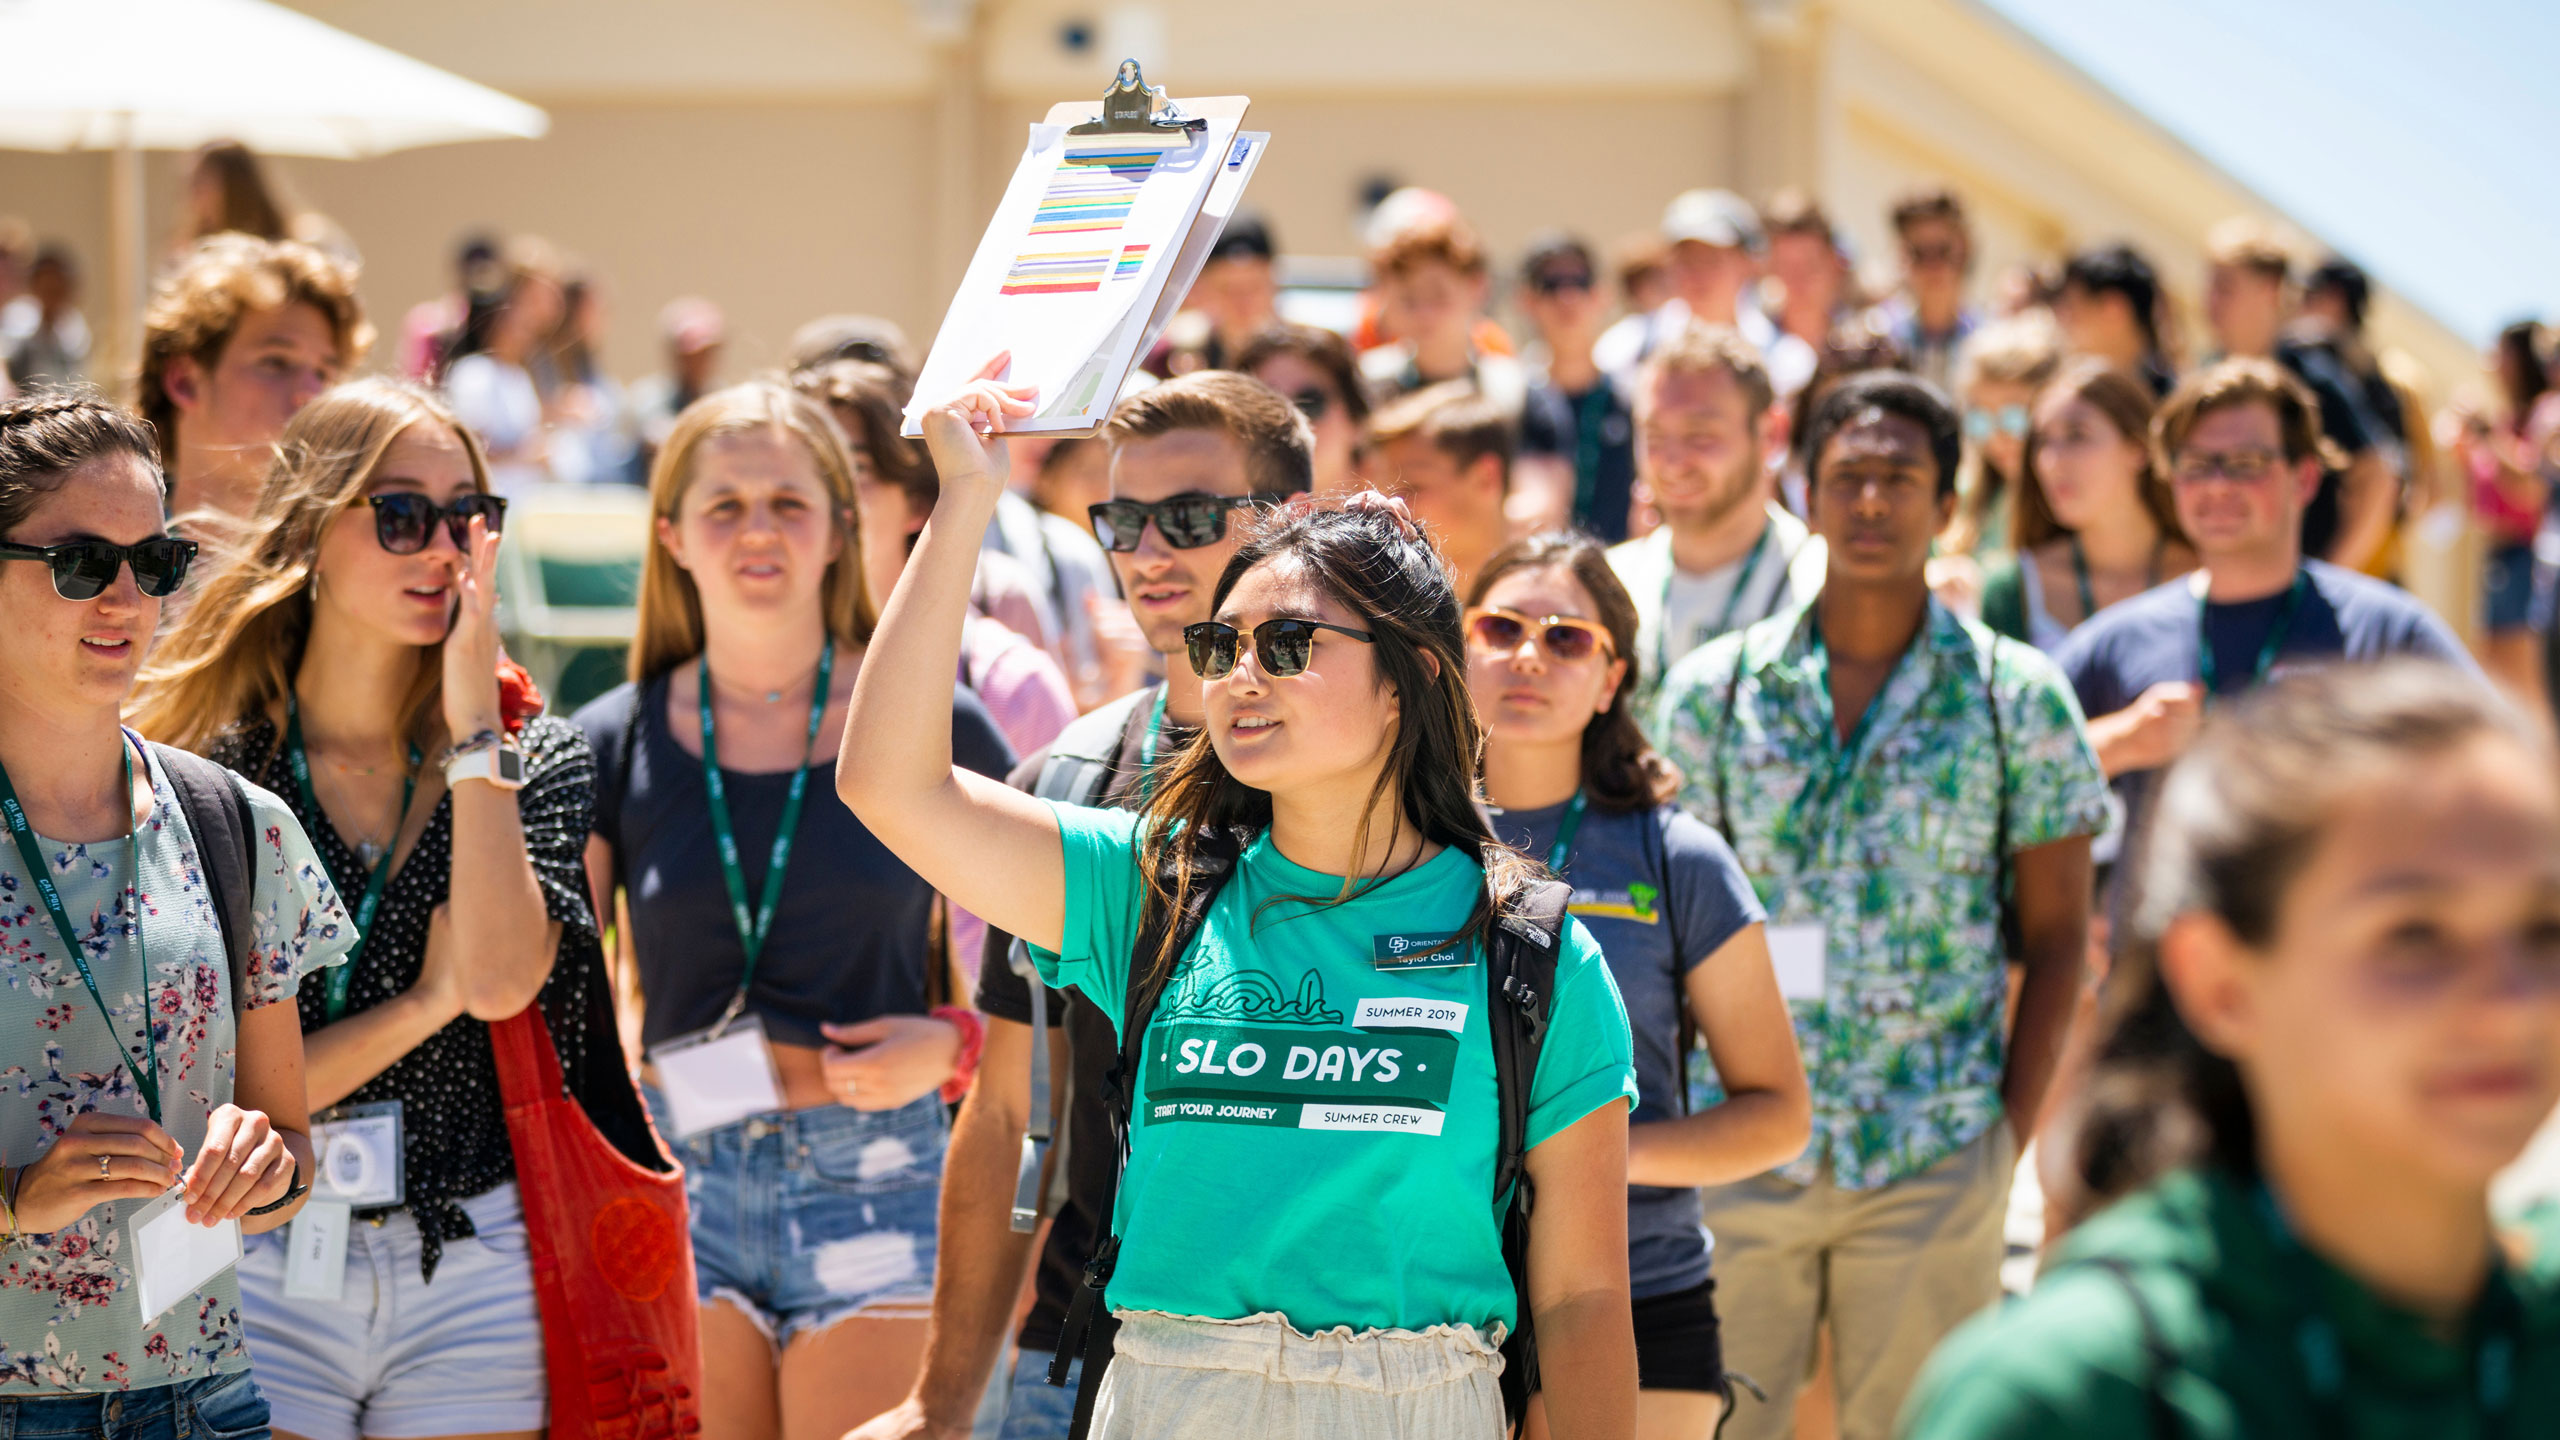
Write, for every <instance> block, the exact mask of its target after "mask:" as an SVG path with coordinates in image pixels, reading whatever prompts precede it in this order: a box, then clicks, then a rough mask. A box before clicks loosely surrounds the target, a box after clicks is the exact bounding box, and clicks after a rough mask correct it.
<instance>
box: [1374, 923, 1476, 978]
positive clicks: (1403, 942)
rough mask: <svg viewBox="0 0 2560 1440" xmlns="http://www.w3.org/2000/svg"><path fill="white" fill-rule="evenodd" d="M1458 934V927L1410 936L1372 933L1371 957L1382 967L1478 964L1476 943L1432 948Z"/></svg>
mask: <svg viewBox="0 0 2560 1440" xmlns="http://www.w3.org/2000/svg"><path fill="white" fill-rule="evenodd" d="M1457 933H1458V932H1457V931H1455V930H1435V931H1416V932H1415V933H1413V934H1410V935H1372V936H1370V937H1369V958H1370V959H1371V960H1372V961H1374V962H1376V964H1377V967H1378V968H1379V969H1381V970H1455V969H1458V968H1459V967H1461V966H1466V965H1472V964H1474V963H1475V955H1474V953H1473V951H1474V947H1473V946H1468V945H1459V946H1453V947H1451V948H1449V949H1446V950H1434V949H1433V948H1432V947H1433V946H1436V945H1446V944H1448V942H1449V940H1450V938H1451V937H1453V936H1455V935H1456V934H1457Z"/></svg>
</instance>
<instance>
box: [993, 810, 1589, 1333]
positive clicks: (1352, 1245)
mask: <svg viewBox="0 0 2560 1440" xmlns="http://www.w3.org/2000/svg"><path fill="white" fill-rule="evenodd" d="M1050 808H1051V809H1052V810H1053V811H1055V812H1056V814H1057V817H1058V838H1059V842H1060V844H1059V848H1060V850H1061V851H1062V853H1063V856H1064V860H1065V866H1066V873H1065V887H1066V916H1065V923H1064V926H1063V932H1064V933H1063V935H1062V937H1061V946H1060V949H1061V953H1060V954H1059V955H1055V956H1052V955H1049V954H1046V953H1045V952H1042V951H1038V950H1034V951H1033V952H1032V957H1033V960H1034V962H1035V963H1036V964H1037V965H1038V966H1039V967H1040V972H1041V975H1042V977H1043V978H1044V979H1047V980H1048V981H1049V982H1050V983H1052V984H1058V985H1073V986H1075V987H1076V988H1077V989H1079V990H1081V991H1083V992H1084V993H1085V995H1086V996H1087V997H1088V998H1090V999H1091V1000H1092V1001H1093V1002H1094V1004H1096V1005H1097V1006H1100V1007H1101V1009H1102V1012H1103V1013H1104V1014H1106V1015H1108V1016H1110V1017H1111V1022H1112V1024H1113V1026H1114V1027H1117V1026H1119V1025H1120V1024H1121V1017H1122V1013H1123V1009H1122V1007H1123V1003H1124V1001H1125V999H1126V992H1127V989H1128V982H1129V957H1130V951H1131V949H1132V948H1133V947H1134V946H1135V945H1136V943H1137V941H1138V928H1139V918H1140V917H1139V911H1140V902H1141V898H1142V890H1143V888H1144V887H1143V882H1142V879H1141V874H1140V871H1139V868H1138V848H1137V839H1138V825H1139V817H1138V816H1136V815H1134V814H1131V813H1130V812H1128V811H1125V810H1092V809H1086V808H1084V807H1082V806H1077V805H1062V804H1055V803H1053V804H1052V805H1051V807H1050ZM1342 889H1343V880H1342V877H1341V876H1338V875H1321V874H1318V873H1316V872H1315V871H1313V870H1309V869H1307V868H1305V867H1303V866H1300V865H1296V864H1293V863H1291V862H1290V861H1289V860H1288V859H1287V858H1286V857H1284V856H1283V855H1281V853H1280V851H1279V849H1278V848H1277V847H1276V846H1274V845H1273V844H1272V843H1271V836H1270V834H1269V832H1268V831H1266V832H1264V833H1263V834H1261V835H1259V836H1257V837H1256V838H1255V839H1254V842H1253V844H1252V845H1250V846H1249V847H1247V848H1246V850H1245V852H1244V855H1243V858H1242V860H1241V861H1240V862H1239V863H1238V864H1237V866H1236V873H1235V875H1234V876H1233V877H1232V878H1230V879H1229V880H1228V882H1227V884H1226V885H1225V886H1224V887H1223V888H1222V889H1221V890H1220V891H1219V892H1218V898H1217V901H1216V903H1214V904H1212V905H1211V906H1210V907H1209V913H1208V915H1207V916H1206V917H1205V918H1204V920H1203V921H1202V923H1201V926H1200V932H1199V934H1198V936H1197V937H1196V938H1194V939H1193V941H1192V942H1191V948H1190V949H1189V950H1187V951H1185V952H1184V953H1183V956H1182V958H1181V961H1180V962H1179V965H1178V967H1177V969H1176V971H1175V973H1174V976H1173V982H1172V984H1171V985H1170V986H1169V987H1168V988H1167V989H1166V991H1165V993H1164V996H1163V998H1162V999H1161V1000H1160V1001H1159V1002H1158V1003H1157V1005H1156V1009H1155V1016H1154V1022H1153V1023H1152V1024H1151V1025H1150V1026H1149V1027H1148V1038H1147V1044H1146V1046H1145V1054H1144V1059H1143V1062H1142V1063H1141V1065H1140V1066H1139V1073H1138V1079H1137V1092H1136V1097H1135V1104H1134V1105H1133V1106H1132V1109H1131V1120H1132V1124H1131V1134H1130V1155H1129V1169H1128V1173H1127V1175H1126V1177H1125V1178H1124V1179H1123V1180H1122V1182H1121V1185H1120V1193H1119V1196H1118V1198H1117V1200H1116V1201H1115V1204H1114V1215H1115V1220H1116V1223H1117V1225H1118V1228H1119V1233H1120V1238H1121V1245H1120V1259H1119V1262H1118V1268H1117V1269H1116V1270H1115V1271H1114V1272H1113V1274H1112V1277H1111V1286H1110V1291H1109V1293H1108V1295H1107V1297H1106V1298H1107V1300H1108V1302H1109V1304H1110V1305H1111V1307H1112V1308H1113V1309H1115V1310H1156V1311H1164V1312H1168V1313H1171V1314H1175V1315H1191V1316H1202V1317H1206V1318H1209V1319H1213V1320H1240V1319H1243V1318H1245V1317H1248V1316H1252V1315H1263V1314H1273V1313H1277V1314H1280V1315H1283V1316H1286V1317H1287V1318H1288V1321H1289V1323H1290V1324H1292V1325H1294V1326H1296V1327H1297V1328H1298V1329H1299V1330H1301V1331H1304V1332H1307V1333H1314V1332H1316V1331H1319V1330H1326V1329H1331V1328H1332V1327H1334V1326H1337V1325H1346V1326H1349V1327H1350V1328H1351V1329H1352V1330H1353V1331H1354V1332H1363V1331H1370V1330H1387V1329H1401V1330H1426V1329H1429V1328H1430V1327H1431V1326H1434V1325H1448V1324H1466V1325H1472V1326H1475V1327H1476V1328H1477V1329H1479V1330H1490V1329H1491V1327H1492V1326H1493V1325H1495V1324H1496V1323H1499V1324H1501V1325H1502V1326H1504V1327H1505V1328H1506V1329H1508V1328H1511V1327H1513V1326H1515V1325H1516V1324H1517V1323H1518V1318H1519V1317H1518V1313H1517V1312H1518V1306H1517V1304H1516V1301H1515V1297H1514V1296H1513V1294H1512V1289H1511V1277H1510V1272H1509V1271H1508V1270H1506V1269H1505V1268H1504V1267H1503V1263H1502V1235H1501V1231H1500V1228H1499V1225H1498V1216H1497V1213H1496V1211H1495V1208H1494V1199H1495V1197H1494V1193H1493V1164H1494V1150H1495V1147H1496V1145H1497V1144H1498V1143H1499V1137H1500V1130H1501V1127H1500V1108H1499V1095H1498V1090H1497V1087H1496V1085H1495V1083H1494V1071H1493V1046H1492V1043H1491V1041H1490V1038H1489V1027H1488V1026H1487V1024H1486V1019H1485V976H1484V968H1483V962H1482V960H1481V958H1480V957H1481V953H1482V952H1481V950H1480V948H1478V947H1473V946H1470V947H1467V948H1465V949H1462V950H1459V951H1456V952H1443V953H1440V954H1427V953H1420V952H1427V951H1428V950H1429V949H1430V948H1431V946H1432V945H1434V944H1436V943H1437V942H1439V941H1441V940H1445V939H1446V938H1448V937H1449V936H1450V935H1452V934H1455V933H1456V932H1458V931H1459V930H1462V929H1464V928H1465V927H1466V923H1467V917H1468V915H1469V914H1470V913H1471V912H1472V911H1473V909H1474V908H1475V905H1476V902H1477V900H1478V898H1479V897H1480V896H1481V895H1482V894H1483V893H1484V870H1483V867H1482V865H1481V864H1480V863H1479V862H1478V860H1477V858H1476V857H1475V856H1474V855H1472V854H1469V853H1467V852H1465V851H1463V850H1459V849H1454V848H1453V849H1446V850H1443V851H1441V852H1440V853H1439V854H1438V855H1435V856H1433V857H1432V858H1431V859H1430V860H1429V861H1428V862H1426V863H1424V864H1422V865H1418V866H1416V867H1414V868H1413V869H1411V870H1408V871H1406V872H1404V873H1403V874H1401V875H1396V876H1393V877H1390V878H1388V879H1386V880H1384V881H1381V882H1377V883H1375V884H1373V885H1372V886H1371V887H1370V888H1369V889H1368V890H1366V891H1365V892H1364V893H1362V894H1360V895H1359V896H1358V897H1357V898H1355V899H1352V900H1350V901H1347V902H1343V903H1340V904H1333V903H1325V902H1330V901H1331V900H1332V898H1333V897H1334V896H1336V895H1338V894H1340V893H1341V892H1342ZM1306 897H1316V898H1315V901H1313V902H1311V901H1310V900H1309V899H1307V898H1306ZM1406 957H1418V958H1412V959H1408V958H1406ZM1150 958H1152V957H1150ZM1548 1005H1549V1024H1548V1029H1547V1035H1546V1040H1545V1043H1544V1047H1543V1048H1542V1049H1541V1050H1540V1052H1539V1056H1538V1071H1537V1074H1536V1075H1535V1076H1534V1077H1532V1080H1531V1084H1530V1088H1529V1128H1528V1135H1527V1141H1528V1144H1529V1146H1530V1148H1532V1149H1535V1148H1536V1147H1537V1146H1538V1145H1539V1144H1541V1143H1543V1142H1544V1141H1546V1140H1547V1139H1548V1138H1549V1137H1551V1136H1553V1135H1555V1134H1556V1133H1557V1132H1559V1131H1561V1130H1563V1129H1565V1128H1566V1127H1567V1126H1569V1125H1571V1124H1573V1123H1574V1122H1575V1121H1577V1120H1580V1119H1581V1118H1583V1117H1584V1116H1586V1115H1589V1114H1591V1113H1592V1112H1593V1111H1595V1110H1598V1109H1599V1108H1601V1107H1602V1106H1604V1105H1614V1104H1618V1103H1620V1102H1622V1101H1625V1100H1629V1099H1632V1098H1633V1096H1634V1093H1635V1075H1634V1070H1633V1067H1632V1065H1631V1064H1630V1062H1629V1059H1628V1054H1627V1019H1626V1011H1625V1010H1624V1009H1623V1008H1622V1007H1621V1006H1620V1005H1619V1003H1618V992H1617V987H1616V986H1615V985H1613V984H1612V983H1611V982H1610V978H1609V967H1608V966H1607V965H1606V964H1605V963H1603V962H1602V961H1601V958H1600V947H1599V946H1598V945H1596V944H1594V943H1592V939H1591V935H1590V932H1589V931H1587V930H1585V929H1583V928H1582V926H1581V925H1579V924H1568V925H1567V927H1566V934H1565V944H1564V953H1563V954H1562V955H1560V956H1558V957H1557V960H1556V978H1555V994H1554V996H1553V998H1552V999H1550V1001H1549V1002H1548Z"/></svg>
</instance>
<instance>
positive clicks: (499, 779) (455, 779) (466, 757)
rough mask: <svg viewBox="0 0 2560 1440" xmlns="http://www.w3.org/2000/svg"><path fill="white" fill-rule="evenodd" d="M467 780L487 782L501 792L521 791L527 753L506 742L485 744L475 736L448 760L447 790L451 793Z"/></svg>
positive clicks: (457, 749) (465, 742)
mask: <svg viewBox="0 0 2560 1440" xmlns="http://www.w3.org/2000/svg"><path fill="white" fill-rule="evenodd" d="M465 780H486V781H488V782H489V783H490V784H492V785H495V786H497V787H498V788H499V789H501V790H521V789H523V788H524V752H523V751H521V750H519V749H517V748H516V747H515V746H513V745H510V744H508V743H507V742H506V741H504V740H488V741H482V740H481V739H480V738H479V737H478V736H474V737H472V739H470V740H466V741H464V742H463V743H462V744H461V745H459V746H456V747H455V748H454V749H453V750H452V751H451V752H449V753H448V754H447V755H446V757H445V762H444V783H445V788H446V789H448V790H449V789H451V788H453V787H454V786H456V785H459V784H461V783H462V782H463V781H465Z"/></svg>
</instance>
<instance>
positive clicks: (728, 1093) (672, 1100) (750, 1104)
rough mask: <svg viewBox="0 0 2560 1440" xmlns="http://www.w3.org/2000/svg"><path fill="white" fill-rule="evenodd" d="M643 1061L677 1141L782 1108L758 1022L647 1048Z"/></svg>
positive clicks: (740, 1021)
mask: <svg viewBox="0 0 2560 1440" xmlns="http://www.w3.org/2000/svg"><path fill="white" fill-rule="evenodd" d="M649 1062H650V1063H651V1064H653V1065H655V1066H657V1067H658V1088H659V1089H660V1091H662V1092H663V1093H664V1094H665V1095H666V1097H667V1107H668V1108H669V1109H670V1110H672V1111H673V1112H674V1117H675V1123H674V1127H673V1128H674V1130H675V1138H677V1139H679V1140H688V1139H691V1138H692V1137H694V1136H696V1135H699V1134H701V1133H703V1132H704V1131H706V1130H717V1129H719V1128H720V1127H721V1126H723V1125H734V1124H736V1123H737V1122H739V1121H741V1120H744V1119H746V1118H747V1117H748V1116H750V1115H765V1114H770V1113H772V1112H773V1111H776V1110H779V1109H781V1108H782V1080H781V1077H780V1076H779V1075H778V1074H777V1073H776V1072H775V1070H774V1068H773V1048H772V1047H771V1046H769V1045H767V1044H766V1043H765V1037H764V1022H763V1021H761V1020H759V1019H757V1018H756V1017H755V1016H753V1015H742V1016H740V1017H739V1018H737V1019H736V1020H734V1021H731V1022H730V1024H729V1028H728V1029H726V1030H724V1031H718V1032H716V1033H715V1032H714V1031H712V1030H697V1031H695V1032H694V1033H693V1034H690V1035H680V1036H677V1037H676V1038H675V1039H673V1040H669V1041H666V1042H664V1043H662V1044H659V1045H656V1046H653V1047H652V1048H651V1049H650V1051H649Z"/></svg>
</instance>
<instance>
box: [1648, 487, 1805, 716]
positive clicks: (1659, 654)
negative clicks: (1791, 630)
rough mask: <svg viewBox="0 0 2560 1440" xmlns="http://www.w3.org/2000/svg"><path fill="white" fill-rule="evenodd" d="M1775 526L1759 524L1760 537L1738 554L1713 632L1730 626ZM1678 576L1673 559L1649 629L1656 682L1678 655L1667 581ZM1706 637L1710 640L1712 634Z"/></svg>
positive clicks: (1694, 636)
mask: <svg viewBox="0 0 2560 1440" xmlns="http://www.w3.org/2000/svg"><path fill="white" fill-rule="evenodd" d="M1777 528H1778V527H1777V526H1776V525H1774V524H1768V523H1763V524H1762V525H1761V527H1760V538H1759V539H1757V540H1754V541H1752V542H1751V552H1750V553H1749V554H1747V555H1745V556H1743V557H1742V573H1741V574H1739V575H1736V576H1734V577H1733V589H1732V591H1731V592H1729V593H1728V594H1727V595H1726V596H1725V597H1724V611H1723V613H1721V614H1719V615H1717V616H1716V632H1715V633H1716V635H1723V634H1726V633H1728V632H1730V631H1731V630H1732V629H1733V617H1734V612H1735V611H1737V610H1739V609H1740V608H1741V606H1742V592H1744V591H1746V590H1748V589H1750V588H1751V577H1752V576H1753V575H1755V574H1757V573H1759V570H1760V557H1761V555H1762V554H1764V553H1766V552H1767V550H1768V548H1769V532H1770V531H1772V530H1775V529H1777ZM1679 575H1680V566H1679V565H1678V563H1676V562H1675V563H1673V565H1672V566H1671V568H1670V569H1668V570H1665V571H1664V572H1663V573H1662V609H1661V612H1660V614H1661V617H1662V619H1661V622H1660V624H1658V625H1657V626H1656V627H1655V628H1654V632H1653V683H1654V684H1656V685H1659V684H1661V683H1662V677H1664V676H1666V675H1668V674H1670V673H1671V662H1672V661H1673V660H1674V659H1676V658H1678V657H1677V656H1674V655H1673V654H1672V653H1671V582H1672V581H1673V580H1675V579H1677V578H1679ZM1689 638H1690V639H1691V640H1692V641H1696V640H1697V638H1698V632H1697V631H1696V630H1695V629H1692V630H1691V631H1690V632H1689ZM1707 638H1708V639H1710V640H1712V639H1714V638H1715V635H1710V636H1708V637H1707ZM1696 648H1697V646H1696V645H1695V644H1692V645H1691V646H1690V647H1689V649H1691V650H1694V649H1696ZM1680 653H1681V654H1682V655H1686V654H1687V653H1689V652H1688V650H1683V651H1681V652H1680Z"/></svg>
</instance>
